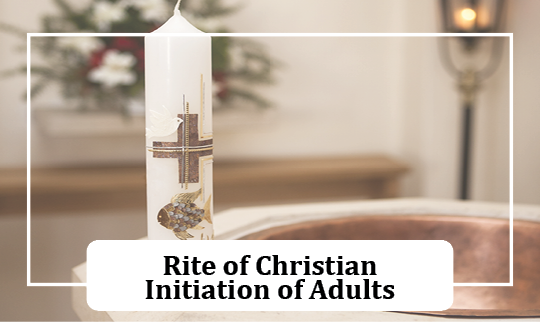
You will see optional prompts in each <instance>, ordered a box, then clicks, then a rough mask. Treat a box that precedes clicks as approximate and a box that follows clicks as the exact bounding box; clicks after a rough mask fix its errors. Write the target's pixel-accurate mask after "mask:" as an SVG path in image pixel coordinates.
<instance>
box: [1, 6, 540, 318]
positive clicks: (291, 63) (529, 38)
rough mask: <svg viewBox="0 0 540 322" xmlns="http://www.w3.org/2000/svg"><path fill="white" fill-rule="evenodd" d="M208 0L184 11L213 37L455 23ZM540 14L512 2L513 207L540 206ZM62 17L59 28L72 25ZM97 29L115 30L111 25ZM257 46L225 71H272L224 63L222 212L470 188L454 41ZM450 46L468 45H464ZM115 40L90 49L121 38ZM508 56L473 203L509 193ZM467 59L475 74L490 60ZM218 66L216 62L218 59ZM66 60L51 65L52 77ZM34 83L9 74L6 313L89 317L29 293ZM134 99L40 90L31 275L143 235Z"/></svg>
mask: <svg viewBox="0 0 540 322" xmlns="http://www.w3.org/2000/svg"><path fill="white" fill-rule="evenodd" d="M197 1H198V0H191V1H190V2H188V1H186V4H185V5H188V4H189V5H190V6H193V7H191V8H189V7H186V12H187V13H191V16H190V17H191V18H192V20H193V22H194V23H195V24H196V25H197V24H199V25H198V26H200V27H201V28H202V29H206V30H207V31H222V30H225V29H226V30H229V31H232V32H253V33H266V32H275V33H282V32H283V33H291V32H298V33H303V32H310V33H322V32H332V33H350V32H355V33H435V32H441V31H442V27H441V26H442V22H441V18H440V8H439V2H438V1H433V0H415V1H400V0H377V1H376V0H355V1H352V0H333V1H329V0H293V1H291V0H287V1H285V0H272V1H270V0H256V1H255V0H243V1H238V0H235V1H233V0H223V1H222V2H220V3H222V4H224V5H225V6H229V7H232V8H234V10H231V11H230V12H228V13H227V14H223V15H220V16H219V17H212V18H208V19H202V16H200V15H199V16H197V13H201V12H204V10H203V9H204V8H200V7H199V8H197V5H199V3H198V2H197ZM201 1H202V0H201ZM154 2H156V1H154ZM157 2H159V1H157ZM157 2H156V3H157ZM173 2H174V1H173ZM58 3H59V2H55V1H53V0H45V1H44V0H20V1H8V0H0V22H2V23H4V24H8V25H10V26H16V27H17V28H20V29H21V30H22V31H24V32H43V31H44V30H43V25H42V19H43V17H44V16H47V15H48V16H53V17H58V16H59V15H60V13H61V12H62V11H61V8H60V7H59V6H58ZM66 3H68V4H71V5H72V6H73V9H74V10H83V9H85V8H96V6H97V5H96V3H98V1H89V0H85V1H81V0H79V1H74V0H70V1H66ZM111 3H115V2H111ZM133 3H138V2H137V1H133ZM169 3H170V1H169ZM201 3H202V2H201ZM237 6H238V7H237ZM64 9H65V8H64ZM124 9H125V10H128V9H126V8H124ZM143 9H144V8H143V7H140V14H141V16H143V13H144V12H146V13H148V15H149V16H148V17H146V18H148V20H149V21H150V22H151V24H155V25H158V24H159V23H158V20H159V19H163V16H165V17H166V16H167V12H165V13H164V12H163V11H160V10H158V9H159V8H153V9H155V10H154V11H152V10H150V9H152V8H150V9H148V10H149V11H144V10H146V9H144V10H143ZM188 9H189V10H188ZM129 10H132V9H129ZM197 10H198V11H197ZM109 12H112V11H109ZM126 12H128V13H132V14H133V12H132V11H126ZM537 12H540V3H539V2H536V1H529V0H513V1H509V2H508V3H507V6H506V12H505V19H504V30H503V31H504V32H511V33H513V34H514V48H513V62H514V71H513V81H514V92H513V103H514V113H513V143H514V145H513V156H514V158H513V183H514V185H513V187H514V195H513V196H514V202H516V203H527V204H540V194H539V193H538V192H539V191H540V167H538V164H540V151H539V149H538V148H537V144H535V142H536V139H538V137H540V128H539V127H538V126H537V122H538V120H539V119H540V91H538V86H539V85H540V81H539V77H540V76H539V75H540V61H539V60H538V54H537V53H538V52H540V36H539V35H538V33H537V31H538V30H540V22H539V21H538V19H537ZM117 18H118V17H117ZM117 18H115V17H114V15H111V16H110V17H109V19H117ZM118 19H120V18H118ZM54 22H55V20H54V19H52V22H51V24H50V25H49V26H52V27H51V28H53V27H54V28H63V25H62V24H60V23H57V24H56V25H55V23H54ZM57 22H58V21H57ZM97 25H98V26H99V28H102V29H103V30H102V31H104V32H108V31H111V30H107V28H112V26H111V25H99V24H97ZM4 27H5V25H4ZM51 30H54V29H51ZM68 31H69V30H68ZM78 31H80V30H78ZM139 32H140V31H139ZM245 41H246V42H247V45H246V44H245V43H239V44H236V45H230V44H229V47H227V48H228V49H226V53H227V54H228V55H230V57H229V58H228V59H229V60H226V61H225V64H230V65H232V64H233V63H234V62H236V64H240V65H237V66H244V67H245V68H246V69H245V70H247V71H251V72H254V73H255V74H256V75H255V76H259V78H258V80H259V82H255V81H253V80H250V79H249V77H248V78H244V79H242V77H241V76H242V75H244V76H245V74H241V73H237V74H234V73H231V74H227V73H226V72H227V71H230V70H231V68H232V67H230V66H228V67H230V68H229V69H227V68H226V67H227V66H225V67H224V69H223V70H221V71H220V72H221V73H218V74H216V73H215V74H214V83H215V85H214V87H215V88H214V92H215V95H216V98H215V103H216V108H215V113H214V139H215V155H214V156H215V174H214V176H215V182H214V192H215V209H216V211H217V212H219V211H220V210H224V209H228V208H230V207H239V206H251V205H266V204H279V203H293V202H313V201H317V202H319V201H333V200H347V199H365V198H395V197H424V198H442V199H457V198H458V190H459V162H460V161H459V160H460V135H461V105H462V100H461V97H460V94H459V91H458V89H457V80H456V79H455V78H454V77H453V76H452V75H451V74H450V73H448V71H447V70H445V68H444V67H443V64H442V62H441V58H440V39H438V38H437V37H398V36H393V37H355V38H345V37H333V38H301V37H295V38H253V39H245ZM0 42H1V43H2V45H1V46H0V71H3V70H10V69H12V68H15V67H17V66H24V65H25V63H26V55H25V51H24V44H25V41H24V39H23V38H20V37H17V36H16V33H15V34H14V33H10V32H7V31H6V30H5V28H4V32H0ZM487 42H489V40H488V41H487ZM221 45H223V44H219V43H217V44H216V43H215V44H214V46H221ZM450 45H451V46H453V47H452V48H453V49H452V48H451V49H452V50H454V51H456V52H459V51H460V50H461V49H460V46H461V43H460V41H459V40H451V42H450ZM33 46H34V45H33ZM36 46H46V44H43V43H41V44H40V43H39V42H36ZM82 46H83V47H84V46H85V45H82ZM89 46H90V45H89ZM101 46H102V47H99V46H97V47H95V48H93V49H94V50H102V51H103V46H109V47H110V46H115V45H114V44H104V45H103V44H102V45H101ZM235 46H236V47H235ZM242 46H244V47H242ZM249 46H254V47H249ZM482 46H483V47H482V48H480V49H479V51H481V50H484V51H487V52H488V54H487V55H489V48H488V47H489V46H488V45H487V44H484V45H482ZM36 48H37V49H36V50H34V47H32V49H33V56H32V59H33V62H35V63H36V64H41V65H44V64H45V65H46V63H47V57H43V55H41V56H40V55H39V53H40V51H39V50H38V49H39V47H36ZM84 48H88V47H84ZM246 48H247V49H246ZM250 48H255V49H250ZM21 49H22V50H21ZM91 50H92V47H90V51H91ZM497 50H498V52H499V53H500V54H501V59H500V63H499V64H498V66H497V69H496V70H495V72H494V74H493V75H492V76H491V77H489V78H488V79H486V80H485V81H483V82H482V83H481V87H480V89H479V91H478V95H477V96H476V100H475V102H476V107H475V113H476V114H475V119H474V127H473V135H472V137H473V145H472V159H471V184H470V199H472V200H477V201H493V202H508V201H509V191H510V190H509V180H510V172H509V170H508V169H509V167H510V158H509V153H510V149H509V142H510V135H509V132H510V126H509V123H510V116H509V112H510V111H509V101H510V99H511V98H512V97H511V94H510V91H509V85H510V77H511V75H510V65H509V61H510V57H511V56H510V51H509V41H508V39H506V40H503V43H502V45H501V46H500V47H498V49H497ZM134 56H135V57H136V54H134ZM239 57H240V58H241V59H240V62H238V58H239ZM250 57H251V58H250ZM484 58H485V57H479V58H478V60H480V61H482V59H484ZM235 59H236V60H235ZM464 62H465V63H464V64H465V65H464V66H465V67H471V66H474V64H476V63H477V62H476V61H474V62H469V61H466V60H464ZM220 63H224V62H223V61H221V62H219V61H214V65H215V66H216V64H220ZM473 63H474V64H473ZM66 64H68V62H67V61H66ZM467 64H473V65H471V66H469V65H467ZM479 64H482V63H481V62H480V63H479ZM215 66H214V67H215ZM246 66H247V67H246ZM63 67H64V66H63V65H60V66H54V67H53V71H49V72H51V73H52V74H51V75H54V72H55V69H56V71H58V70H61V69H62V68H63ZM239 68H240V67H239ZM240 69H241V68H240ZM237 71H238V70H237ZM87 72H88V71H87ZM257 73H258V74H257ZM233 74H234V75H236V76H237V77H236V78H235V77H234V75H233ZM248 74H249V73H248ZM44 75H47V74H44ZM224 75H225V76H224ZM227 75H228V76H227ZM231 75H233V76H231ZM248 76H249V75H248ZM252 76H253V75H252ZM51 77H52V76H51ZM270 81H271V82H270ZM242 82H243V83H242ZM246 83H247V84H250V83H251V84H253V83H255V85H249V86H248V85H245V84H246ZM216 84H217V85H216ZM242 84H244V85H242ZM98 85H99V84H98ZM131 85H133V86H135V85H136V84H131ZM92 86H94V87H93V88H95V86H97V85H96V84H95V82H94V84H93V85H92ZM25 89H26V77H25V75H24V74H15V75H11V76H6V77H3V78H0V149H1V154H0V239H1V244H0V245H1V246H0V248H1V254H2V261H0V269H1V270H0V272H1V275H0V284H1V285H2V286H3V287H2V291H0V303H2V309H1V310H0V320H75V319H77V316H76V315H75V313H74V312H73V311H72V309H71V303H70V289H69V288H58V287H56V288H48V287H32V288H27V287H26V286H25V285H26V265H25V263H26V262H25V254H26V249H25V245H26V216H25V214H26V207H25V206H26V153H27V146H26V130H27V128H26V115H27V111H26V102H25V100H24V99H23V95H24V93H25ZM242 90H245V91H247V93H248V94H249V95H243V97H240V98H237V99H229V100H227V98H226V94H230V93H233V94H234V93H242ZM126 93H127V92H123V93H122V95H123V96H121V97H122V98H123V99H125V98H126V97H127V98H129V99H130V100H131V99H133V101H134V102H131V103H132V104H131V103H130V104H129V108H126V107H125V106H128V105H123V106H124V107H122V108H120V109H118V110H112V111H111V110H106V111H102V110H99V109H98V110H94V109H93V108H92V107H90V108H87V109H81V107H80V105H81V104H80V102H81V100H80V97H79V98H78V97H77V95H72V96H74V97H68V96H69V95H67V94H66V93H65V92H64V91H63V89H62V87H61V86H60V85H58V84H56V85H54V84H53V85H52V86H49V87H47V88H46V89H44V90H43V92H41V93H40V95H39V96H36V97H35V99H33V101H32V129H31V130H32V137H31V139H32V147H31V153H32V158H31V162H32V196H33V199H32V231H31V237H32V249H31V252H32V263H31V264H32V265H31V269H32V282H69V281H70V274H71V273H70V269H71V268H72V267H73V266H75V265H78V264H80V263H81V262H84V261H85V260H86V255H85V251H86V247H87V245H88V244H89V243H90V242H91V241H93V240H96V239H136V238H141V237H143V236H145V235H146V211H145V172H144V162H145V160H144V158H145V154H144V124H143V116H141V108H140V102H141V100H140V99H141V98H140V96H138V95H136V94H132V95H131V94H126ZM240 96H242V95H240ZM113 99H114V98H113ZM109 102H111V101H109ZM126 111H127V112H126Z"/></svg>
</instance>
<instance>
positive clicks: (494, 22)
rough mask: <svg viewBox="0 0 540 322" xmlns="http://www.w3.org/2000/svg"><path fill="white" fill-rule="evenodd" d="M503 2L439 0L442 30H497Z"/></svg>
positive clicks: (500, 0)
mask: <svg viewBox="0 0 540 322" xmlns="http://www.w3.org/2000/svg"><path fill="white" fill-rule="evenodd" d="M503 4H504V0H441V11H442V20H443V29H444V32H451V33H489V32H497V31H498V30H499V27H500V21H501V16H502V9H503Z"/></svg>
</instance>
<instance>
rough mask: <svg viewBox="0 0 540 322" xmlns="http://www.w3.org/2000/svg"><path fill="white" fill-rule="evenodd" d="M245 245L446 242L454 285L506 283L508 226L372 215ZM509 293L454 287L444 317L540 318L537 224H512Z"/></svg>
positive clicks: (302, 226)
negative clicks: (451, 257) (450, 252)
mask: <svg viewBox="0 0 540 322" xmlns="http://www.w3.org/2000/svg"><path fill="white" fill-rule="evenodd" d="M241 239H250V240H261V239H262V240H446V241H448V242H449V243H450V244H452V246H453V248H454V282H455V283H508V282H509V276H510V269H509V267H510V262H509V260H510V252H509V248H510V247H509V245H510V243H509V221H508V220H503V219H493V218H478V217H462V216H446V215H445V216H441V215H398V216H389V215H384V216H382V215H378V216H352V217H346V218H336V219H325V220H316V221H306V222H301V223H297V224H292V225H287V226H279V227H273V228H269V229H266V230H262V231H258V232H255V233H252V234H249V235H246V236H244V237H242V238H241ZM513 261H514V281H513V285H514V286H513V287H509V286H506V287H505V286H499V287H495V286H490V287H459V286H457V287H455V288H454V303H453V305H452V307H451V308H450V309H448V310H446V311H441V312H410V313H423V314H433V315H445V316H485V317H488V316H489V317H533V316H540V223H537V222H528V221H517V220H515V221H514V258H513Z"/></svg>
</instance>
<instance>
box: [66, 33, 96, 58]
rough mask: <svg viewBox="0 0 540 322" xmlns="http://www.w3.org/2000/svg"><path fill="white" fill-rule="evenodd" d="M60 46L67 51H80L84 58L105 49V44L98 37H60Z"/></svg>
mask: <svg viewBox="0 0 540 322" xmlns="http://www.w3.org/2000/svg"><path fill="white" fill-rule="evenodd" d="M58 44H59V45H60V46H61V47H64V48H67V49H73V50H75V51H78V52H79V53H80V54H82V55H83V56H89V55H90V54H91V53H92V52H94V51H96V50H99V49H101V48H103V46H104V45H103V42H101V40H99V39H98V38H96V37H60V38H59V39H58Z"/></svg>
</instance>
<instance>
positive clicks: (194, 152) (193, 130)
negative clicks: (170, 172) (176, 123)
mask: <svg viewBox="0 0 540 322" xmlns="http://www.w3.org/2000/svg"><path fill="white" fill-rule="evenodd" d="M178 117H179V118H181V119H182V120H183V122H182V124H181V125H180V127H178V130H177V133H178V141H177V142H154V144H153V146H152V149H150V150H149V151H150V152H153V154H154V155H153V156H154V158H172V159H178V171H179V174H180V181H179V182H180V183H181V184H186V185H187V184H188V183H198V182H199V158H200V157H203V156H207V155H212V152H213V139H208V140H202V141H201V140H199V128H198V124H199V115H197V114H189V110H188V112H187V114H178Z"/></svg>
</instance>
